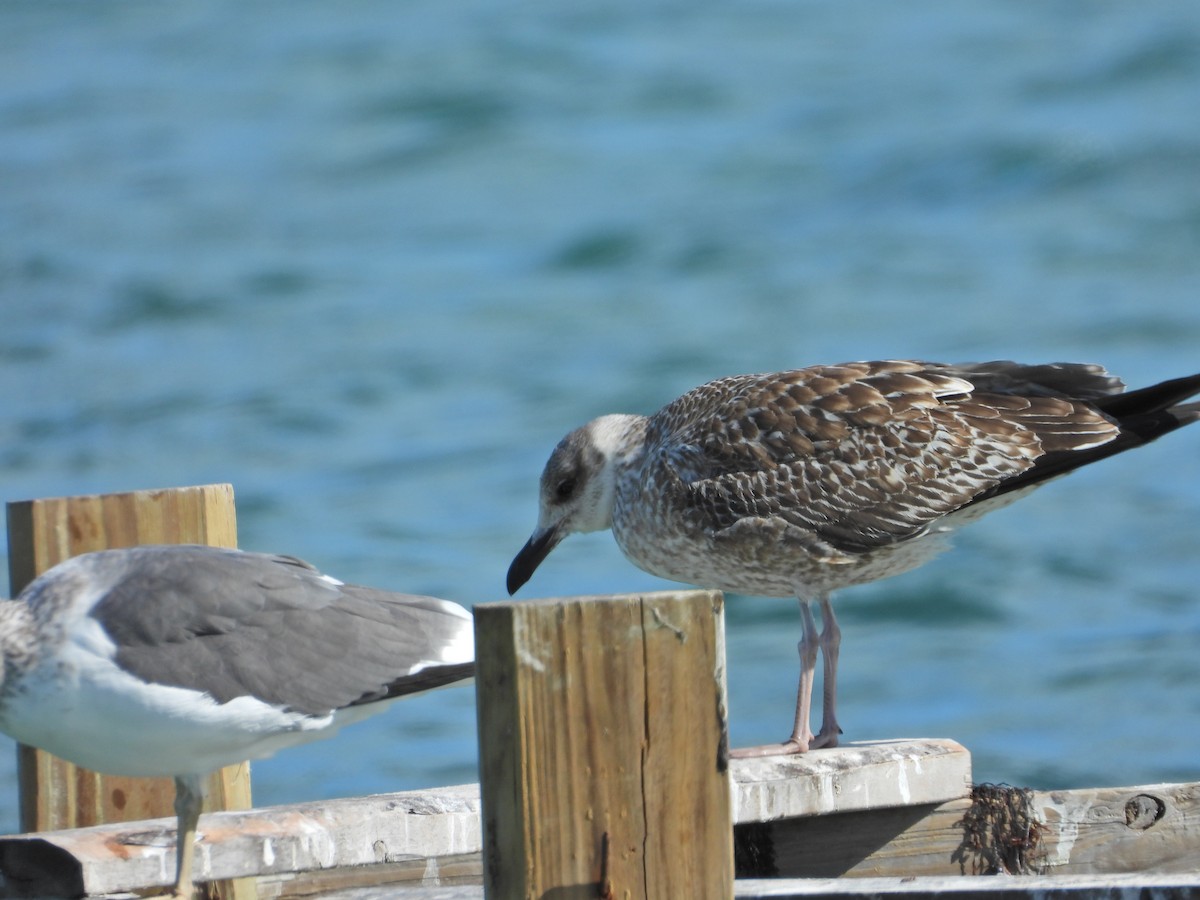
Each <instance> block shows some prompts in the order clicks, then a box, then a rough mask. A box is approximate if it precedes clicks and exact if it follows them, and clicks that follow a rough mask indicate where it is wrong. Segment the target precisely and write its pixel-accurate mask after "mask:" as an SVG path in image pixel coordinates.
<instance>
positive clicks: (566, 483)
mask: <svg viewBox="0 0 1200 900" xmlns="http://www.w3.org/2000/svg"><path fill="white" fill-rule="evenodd" d="M575 484H576V481H575V479H574V478H564V479H563V480H562V481H560V482H559V483H558V484H557V485H556V486H555V488H554V496H555V497H556V498H558V499H559V500H566V499H567V498H569V497H570V496H571V495H572V494H574V493H575Z"/></svg>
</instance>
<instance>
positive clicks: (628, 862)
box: [475, 591, 733, 900]
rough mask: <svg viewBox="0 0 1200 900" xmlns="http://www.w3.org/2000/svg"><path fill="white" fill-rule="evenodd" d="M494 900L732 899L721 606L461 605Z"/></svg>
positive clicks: (628, 601) (587, 600) (610, 601)
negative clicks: (467, 614)
mask: <svg viewBox="0 0 1200 900" xmlns="http://www.w3.org/2000/svg"><path fill="white" fill-rule="evenodd" d="M475 646H476V658H477V662H476V665H477V670H476V671H477V674H476V696H477V710H478V718H479V735H480V789H481V792H482V802H483V810H484V844H485V849H484V861H485V865H484V885H485V888H486V892H487V895H488V896H489V897H495V898H509V897H540V896H543V895H552V896H554V897H556V898H558V897H561V898H569V897H576V896H578V897H594V896H596V895H597V892H599V893H600V894H601V895H603V896H610V895H611V896H615V897H629V898H639V897H693V898H703V897H719V898H722V900H724V898H728V897H729V895H730V893H731V892H732V885H733V853H732V813H731V809H730V807H731V803H730V790H731V788H730V779H729V768H728V764H727V763H728V760H727V751H728V736H727V730H726V722H725V683H724V626H723V609H722V598H721V595H720V594H719V593H717V592H714V591H664V592H659V593H653V594H640V595H624V596H613V597H579V598H568V599H550V600H535V601H525V602H520V603H514V602H503V603H489V604H482V605H479V606H476V607H475Z"/></svg>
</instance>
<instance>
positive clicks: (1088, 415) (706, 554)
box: [508, 360, 1200, 752]
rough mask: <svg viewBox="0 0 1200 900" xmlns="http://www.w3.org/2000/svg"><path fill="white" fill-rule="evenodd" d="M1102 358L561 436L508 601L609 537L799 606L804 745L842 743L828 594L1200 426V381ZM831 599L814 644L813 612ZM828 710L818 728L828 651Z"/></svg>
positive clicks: (897, 374)
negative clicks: (559, 552)
mask: <svg viewBox="0 0 1200 900" xmlns="http://www.w3.org/2000/svg"><path fill="white" fill-rule="evenodd" d="M1123 391H1124V386H1123V384H1122V383H1121V382H1120V380H1118V379H1117V378H1114V377H1112V376H1110V375H1109V374H1108V373H1107V372H1105V371H1104V369H1103V368H1101V367H1099V366H1094V365H1083V364H1070V363H1055V364H1048V365H1036V366H1027V365H1021V364H1018V363H1012V362H1005V361H997V362H989V363H976V364H963V365H945V364H937V363H925V362H917V361H909V360H890V361H880V362H856V363H846V364H843V365H837V366H816V367H811V368H806V369H798V370H792V371H787V372H775V373H769V374H761V375H738V376H732V377H728V378H722V379H718V380H716V381H712V382H709V383H708V384H705V385H702V386H700V387H698V388H695V389H693V390H691V391H688V392H687V393H685V394H683V395H682V396H681V397H679V398H678V399H676V400H674V401H672V402H671V403H669V404H667V405H666V406H665V407H663V408H662V409H661V410H659V411H658V412H657V413H655V414H654V415H652V416H649V417H647V416H638V415H607V416H602V417H600V418H598V419H594V420H592V421H591V422H589V423H587V424H586V425H584V426H582V427H581V428H578V429H576V430H575V431H573V432H571V433H570V434H568V435H567V436H566V437H565V438H563V440H562V441H561V442H560V443H559V444H558V446H557V447H556V448H555V450H554V452H553V453H552V454H551V457H550V459H549V461H548V462H547V464H546V467H545V470H544V471H543V473H542V478H541V488H540V504H539V520H538V526H537V528H536V530H535V531H534V533H533V536H532V537H531V538H530V539H529V541H528V543H527V544H526V545H525V547H524V548H523V549H522V550H521V552H520V553H518V555H517V557H516V558H515V559H514V560H513V564H512V567H511V568H510V570H509V575H508V587H509V590H510V592H513V591H515V590H517V589H518V588H519V587H520V586H521V585H522V584H524V583H525V582H526V581H527V580H528V579H529V577H530V576H531V575H532V573H533V571H534V569H536V567H537V566H538V565H539V564H540V563H541V561H542V560H543V559H544V558H545V557H546V555H547V554H548V553H549V552H550V551H551V550H552V549H553V548H554V546H556V545H557V543H558V542H559V541H561V540H562V539H563V538H564V537H566V536H567V535H568V534H570V533H572V532H583V531H595V530H600V529H603V528H609V527H611V528H612V531H613V534H614V536H615V538H616V541H617V543H618V545H619V546H620V547H621V549H622V551H623V552H624V553H625V555H626V556H627V557H628V558H629V559H630V560H631V561H632V562H634V563H635V564H636V565H638V566H639V567H641V568H643V569H645V570H646V571H648V572H651V573H653V574H656V575H659V576H662V577H664V578H669V579H673V580H676V581H683V582H689V583H692V584H698V585H701V586H704V587H710V588H719V589H722V590H727V591H735V592H738V593H745V594H759V595H766V596H798V597H799V598H800V601H801V613H802V625H803V635H804V638H803V641H802V642H801V648H800V651H801V658H802V667H801V668H802V678H801V686H800V691H799V696H798V701H797V715H796V720H795V727H794V729H793V734H792V737H791V738H790V739H789V740H788V741H787V742H785V744H784V745H779V746H778V747H776V746H774V745H773V748H772V749H783V750H788V751H791V752H797V751H798V752H803V751H804V750H806V749H808V748H809V747H810V746H833V745H835V744H836V743H837V735H838V733H840V729H839V727H838V724H837V719H836V714H835V704H836V670H837V653H838V642H839V634H840V632H839V631H838V628H837V623H836V619H835V618H834V615H833V608H832V606H831V605H830V603H829V595H830V594H831V592H833V591H836V590H838V589H840V588H844V587H849V586H852V585H857V584H863V583H866V582H869V581H875V580H877V579H880V578H885V577H888V576H891V575H895V574H898V573H900V572H904V571H907V570H909V569H912V568H914V567H916V566H918V565H921V564H922V563H924V562H926V561H928V560H929V559H930V558H931V557H933V556H934V555H936V554H937V553H938V552H940V550H942V549H943V548H944V546H945V543H946V541H945V538H946V537H947V536H948V535H949V534H950V533H951V532H953V531H954V530H955V529H956V528H958V527H960V526H961V525H964V524H966V523H968V522H970V521H973V520H974V519H976V518H978V517H979V516H981V515H983V514H984V513H986V512H987V511H989V510H990V509H994V508H996V507H997V506H1001V505H1004V504H1007V503H1010V502H1012V501H1013V500H1015V499H1017V498H1019V497H1020V496H1022V495H1023V494H1024V493H1026V492H1028V491H1029V490H1032V489H1033V488H1035V487H1037V486H1038V485H1040V484H1041V483H1043V482H1044V481H1046V480H1049V479H1050V478H1053V477H1057V476H1059V475H1062V474H1065V473H1066V472H1069V471H1071V470H1072V469H1075V468H1078V467H1079V466H1081V465H1085V464H1087V463H1090V462H1093V461H1095V460H1098V459H1101V458H1104V457H1106V456H1110V455H1113V454H1114V453H1119V452H1121V451H1123V450H1126V449H1130V448H1132V447H1135V446H1140V445H1141V444H1144V443H1146V442H1148V441H1150V440H1153V439H1155V438H1156V437H1158V436H1160V435H1161V434H1164V433H1166V432H1168V431H1171V430H1173V429H1175V428H1177V427H1179V426H1180V425H1183V424H1187V423H1189V422H1192V421H1195V420H1196V419H1197V418H1198V417H1200V410H1198V407H1197V404H1184V403H1182V401H1183V400H1185V399H1187V398H1188V397H1190V396H1192V395H1194V394H1196V393H1197V392H1198V391H1200V376H1191V377H1189V378H1181V379H1175V380H1173V381H1168V382H1163V383H1162V384H1159V385H1155V386H1153V387H1150V388H1145V389H1143V390H1140V391H1134V392H1130V393H1123ZM814 600H819V601H820V604H821V608H822V619H823V620H824V629H823V631H822V632H821V633H820V634H818V633H817V631H816V625H815V621H814V619H813V616H812V612H811V607H810V604H811V602H812V601H814ZM818 646H820V647H821V648H822V649H823V651H824V656H825V676H826V678H825V710H824V717H823V722H822V728H821V731H820V733H819V734H818V735H816V736H815V737H814V736H813V735H812V732H811V731H810V730H809V727H808V704H809V700H808V697H807V694H808V693H810V692H811V687H812V681H813V667H814V666H815V659H816V651H817V648H818Z"/></svg>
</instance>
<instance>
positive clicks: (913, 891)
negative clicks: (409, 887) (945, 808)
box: [340, 872, 1200, 900]
mask: <svg viewBox="0 0 1200 900" xmlns="http://www.w3.org/2000/svg"><path fill="white" fill-rule="evenodd" d="M1198 891H1200V874H1198V873H1195V872H1191V873H1180V874H1176V875H1069V876H1050V875H1042V876H1037V875H1026V876H1020V877H1015V878H1009V877H1004V876H1001V877H988V876H972V875H960V876H951V877H944V876H943V877H917V878H852V879H841V878H838V879H833V878H802V879H795V878H785V879H779V880H775V879H759V880H745V881H742V880H739V881H738V882H737V883H736V885H735V890H734V898H735V900H806V898H810V897H857V898H862V900H867V898H871V900H888V898H892V897H895V898H900V900H913V898H917V897H934V898H937V900H955V898H960V897H961V898H972V897H980V898H987V900H999V898H1003V900H1076V898H1078V900H1090V898H1095V897H1153V898H1154V900H1174V898H1193V897H1195V896H1197V892H1198ZM340 900H372V898H370V897H366V896H364V897H353V898H351V897H350V896H343V897H342V898H340ZM413 900H433V898H432V897H429V898H425V897H421V896H420V895H419V894H414V895H413ZM438 900H473V898H472V897H471V895H470V894H466V893H464V894H461V895H459V896H457V897H455V896H452V895H450V894H449V893H447V894H444V895H443V896H442V897H440V898H438Z"/></svg>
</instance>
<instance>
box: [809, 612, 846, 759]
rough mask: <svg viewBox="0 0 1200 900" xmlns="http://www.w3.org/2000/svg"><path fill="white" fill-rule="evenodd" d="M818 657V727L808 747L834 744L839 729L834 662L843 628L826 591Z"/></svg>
mask: <svg viewBox="0 0 1200 900" xmlns="http://www.w3.org/2000/svg"><path fill="white" fill-rule="evenodd" d="M821 625H822V627H821V638H820V642H821V660H822V663H823V665H824V669H823V671H824V678H823V680H822V691H821V693H822V697H821V731H820V732H819V733H818V734H817V736H816V737H815V738H813V740H812V742H811V743H810V744H809V746H810V747H812V748H816V747H836V746H837V745H838V735H840V734H841V733H842V729H841V728H840V727H839V726H838V722H837V666H838V649H839V648H840V647H841V644H842V629H841V628H839V627H838V623H837V616H835V615H834V614H833V604H832V603H830V602H829V595H828V594H822V595H821Z"/></svg>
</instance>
